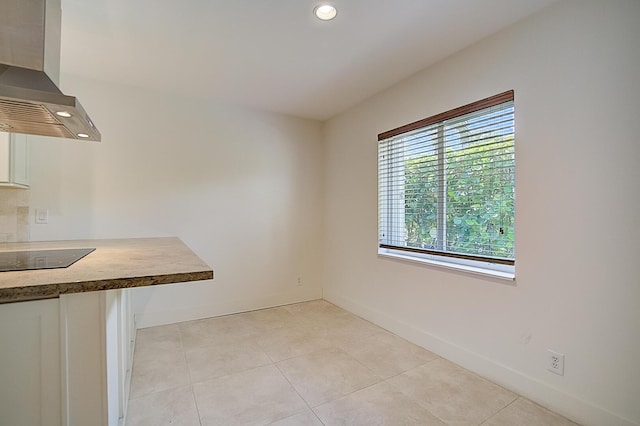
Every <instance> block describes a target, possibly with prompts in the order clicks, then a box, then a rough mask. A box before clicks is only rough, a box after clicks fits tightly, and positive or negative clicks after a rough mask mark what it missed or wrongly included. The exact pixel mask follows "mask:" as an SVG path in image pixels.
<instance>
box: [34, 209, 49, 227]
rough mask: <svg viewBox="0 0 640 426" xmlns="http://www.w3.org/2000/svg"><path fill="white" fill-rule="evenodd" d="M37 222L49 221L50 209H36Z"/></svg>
mask: <svg viewBox="0 0 640 426" xmlns="http://www.w3.org/2000/svg"><path fill="white" fill-rule="evenodd" d="M36 223H40V224H45V223H49V210H48V209H36Z"/></svg>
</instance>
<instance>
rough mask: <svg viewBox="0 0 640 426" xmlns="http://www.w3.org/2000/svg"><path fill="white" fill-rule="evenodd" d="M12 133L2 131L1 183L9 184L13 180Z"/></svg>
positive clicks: (0, 152) (0, 138) (0, 136)
mask: <svg viewBox="0 0 640 426" xmlns="http://www.w3.org/2000/svg"><path fill="white" fill-rule="evenodd" d="M9 136H11V134H10V133H7V132H0V184H7V183H9V181H10V180H11V168H10V166H11V150H10V148H11V144H10V141H9Z"/></svg>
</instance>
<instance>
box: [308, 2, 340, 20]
mask: <svg viewBox="0 0 640 426" xmlns="http://www.w3.org/2000/svg"><path fill="white" fill-rule="evenodd" d="M313 14H314V15H316V17H317V18H318V19H320V20H322V21H330V20H332V19H333V18H335V17H336V15H337V14H338V11H337V10H336V8H335V7H333V6H332V5H330V4H319V5H318V6H316V7H315V9H313Z"/></svg>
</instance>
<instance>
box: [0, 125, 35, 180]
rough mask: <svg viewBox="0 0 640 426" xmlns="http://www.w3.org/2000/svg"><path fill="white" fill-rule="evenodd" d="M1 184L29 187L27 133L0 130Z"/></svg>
mask: <svg viewBox="0 0 640 426" xmlns="http://www.w3.org/2000/svg"><path fill="white" fill-rule="evenodd" d="M0 186H10V187H14V188H28V187H29V145H28V141H27V135H22V134H17V133H7V132H0Z"/></svg>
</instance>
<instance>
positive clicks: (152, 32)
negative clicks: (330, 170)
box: [61, 0, 555, 120]
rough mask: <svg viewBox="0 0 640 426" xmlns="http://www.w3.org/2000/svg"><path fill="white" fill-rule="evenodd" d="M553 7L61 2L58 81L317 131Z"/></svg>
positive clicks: (541, 2) (456, 2)
mask: <svg viewBox="0 0 640 426" xmlns="http://www.w3.org/2000/svg"><path fill="white" fill-rule="evenodd" d="M554 1H555V0H387V1H382V0H333V1H332V3H333V4H334V5H335V6H336V7H337V8H338V16H337V17H336V18H335V19H334V20H332V21H328V22H321V21H319V20H317V19H316V18H315V17H314V16H313V15H312V10H313V8H314V6H315V5H316V4H318V3H319V2H320V0H317V1H316V0H226V1H222V0H182V1H177V0H62V20H63V28H62V33H63V34H62V58H61V60H62V70H63V72H64V73H68V74H77V75H81V76H85V77H89V78H91V79H97V80H104V81H110V82H116V83H124V84H128V85H134V86H140V87H144V88H150V89H154V90H162V91H168V92H173V93H183V94H187V95H196V96H201V97H213V98H218V99H222V100H225V101H228V102H232V103H236V104H241V105H246V106H250V107H255V108H260V109H264V110H269V111H275V112H280V113H285V114H291V115H295V116H299V117H305V118H312V119H319V120H325V119H327V118H330V117H331V116H333V115H335V114H337V113H339V112H341V111H343V110H345V109H347V108H349V107H350V106H353V105H355V104H356V103H358V102H360V101H362V100H364V99H366V98H367V97H369V96H371V95H373V94H374V93H376V92H379V91H380V90H382V89H385V88H387V87H389V86H391V85H393V84H394V83H396V82H398V81H400V80H402V79H404V78H406V77H408V76H410V75H412V74H414V73H416V72H417V71H419V70H421V69H423V68H425V67H427V66H429V65H430V64H433V63H434V62H437V61H438V60H440V59H442V58H444V57H446V56H448V55H450V54H452V53H454V52H456V51H458V50H460V49H462V48H464V47H466V46H468V45H470V44H472V43H474V42H476V41H478V40H480V39H482V38H483V37H485V36H487V35H489V34H491V33H494V32H496V31H498V30H499V29H501V28H504V27H506V26H508V25H510V24H512V23H514V22H516V21H518V20H520V19H522V18H524V17H525V16H527V15H530V14H532V13H534V12H536V11H538V10H540V9H541V8H543V7H545V6H547V5H549V4H550V3H553V2H554Z"/></svg>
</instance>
